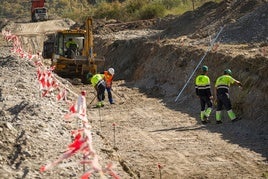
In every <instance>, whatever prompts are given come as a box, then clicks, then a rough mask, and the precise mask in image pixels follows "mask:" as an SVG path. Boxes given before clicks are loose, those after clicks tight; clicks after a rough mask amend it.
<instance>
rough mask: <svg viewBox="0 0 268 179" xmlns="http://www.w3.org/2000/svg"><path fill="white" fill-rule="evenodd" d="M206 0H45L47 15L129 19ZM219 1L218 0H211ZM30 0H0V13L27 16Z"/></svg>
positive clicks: (178, 11) (179, 11)
mask: <svg viewBox="0 0 268 179" xmlns="http://www.w3.org/2000/svg"><path fill="white" fill-rule="evenodd" d="M208 1H209V0H46V7H47V8H48V10H49V15H50V17H55V16H59V17H65V18H71V19H73V20H75V21H80V19H83V18H84V17H85V16H89V15H90V16H93V17H95V18H108V19H118V20H121V21H130V20H138V19H150V18H155V17H163V16H166V15H168V14H182V13H183V12H185V11H188V10H192V9H194V8H197V7H199V6H201V5H202V4H204V3H206V2H208ZM214 1H215V2H220V0H214ZM30 9H31V0H23V1H21V0H13V1H12V2H10V0H2V1H1V6H0V17H5V18H17V17H24V18H27V17H30Z"/></svg>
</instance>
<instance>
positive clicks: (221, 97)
mask: <svg viewBox="0 0 268 179" xmlns="http://www.w3.org/2000/svg"><path fill="white" fill-rule="evenodd" d="M231 75H232V71H231V70H230V69H226V70H224V75H222V76H220V77H218V78H217V80H216V84H215V93H214V94H215V99H216V100H217V111H216V123H217V124H221V123H222V120H221V111H222V109H223V106H224V107H225V109H226V110H227V113H228V116H229V118H230V119H231V121H232V122H235V121H238V120H240V119H241V118H238V117H236V115H235V113H234V112H233V110H232V104H231V100H230V97H229V88H230V86H231V85H232V84H237V85H239V86H240V87H242V84H241V83H240V81H237V80H236V79H234V78H232V76H231Z"/></svg>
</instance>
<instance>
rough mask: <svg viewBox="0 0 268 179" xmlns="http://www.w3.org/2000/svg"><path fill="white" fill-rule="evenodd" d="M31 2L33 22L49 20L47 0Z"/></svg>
mask: <svg viewBox="0 0 268 179" xmlns="http://www.w3.org/2000/svg"><path fill="white" fill-rule="evenodd" d="M31 2H32V8H31V17H32V22H37V21H46V20H48V15H47V8H46V7H45V2H46V0H31Z"/></svg>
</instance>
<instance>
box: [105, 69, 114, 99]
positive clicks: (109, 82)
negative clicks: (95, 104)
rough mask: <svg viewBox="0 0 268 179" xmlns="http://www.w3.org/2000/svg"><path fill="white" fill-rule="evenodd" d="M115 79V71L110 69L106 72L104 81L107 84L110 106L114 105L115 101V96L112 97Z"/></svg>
mask: <svg viewBox="0 0 268 179" xmlns="http://www.w3.org/2000/svg"><path fill="white" fill-rule="evenodd" d="M113 77H114V69H113V68H109V69H108V71H104V80H105V82H106V90H107V93H108V99H109V102H110V104H114V101H113V96H112V92H111V90H112V82H113Z"/></svg>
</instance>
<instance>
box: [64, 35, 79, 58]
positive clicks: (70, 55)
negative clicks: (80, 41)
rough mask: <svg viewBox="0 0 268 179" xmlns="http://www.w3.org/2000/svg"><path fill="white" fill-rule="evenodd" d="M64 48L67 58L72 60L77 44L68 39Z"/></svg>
mask: <svg viewBox="0 0 268 179" xmlns="http://www.w3.org/2000/svg"><path fill="white" fill-rule="evenodd" d="M65 46H66V48H67V51H66V55H67V58H73V57H74V55H75V54H76V53H77V50H78V45H77V43H76V42H75V41H73V39H72V38H69V41H68V42H66V44H65Z"/></svg>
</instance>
